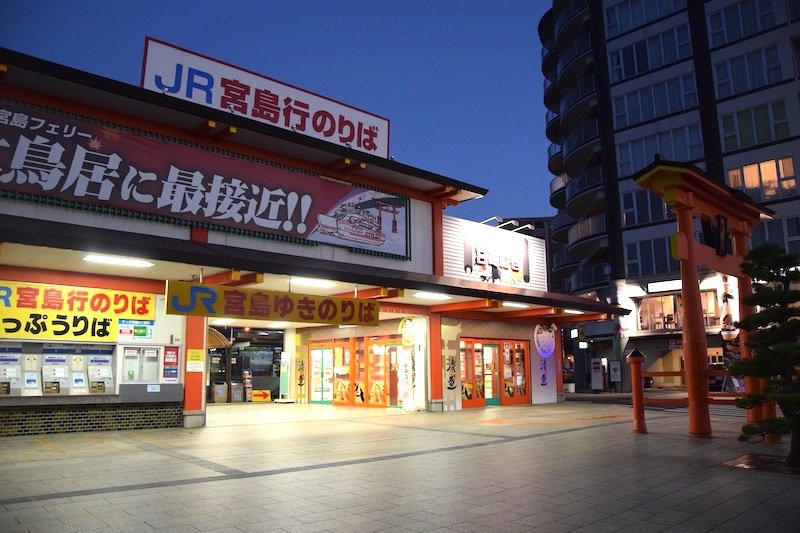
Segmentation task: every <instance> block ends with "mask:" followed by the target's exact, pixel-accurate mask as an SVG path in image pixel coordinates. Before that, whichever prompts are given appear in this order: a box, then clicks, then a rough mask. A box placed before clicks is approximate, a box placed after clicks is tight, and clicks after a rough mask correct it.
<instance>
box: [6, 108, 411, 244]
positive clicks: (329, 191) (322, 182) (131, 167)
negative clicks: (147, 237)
mask: <svg viewBox="0 0 800 533" xmlns="http://www.w3.org/2000/svg"><path fill="white" fill-rule="evenodd" d="M148 135H149V134H147V133H145V132H141V133H132V132H130V131H127V130H126V131H123V130H122V129H117V128H113V127H111V126H108V125H99V124H96V123H92V122H89V121H83V120H80V119H76V118H73V116H66V115H61V114H58V113H56V112H53V113H49V112H46V111H44V110H42V109H39V108H32V107H27V106H24V105H21V104H19V103H16V102H12V101H4V100H0V190H8V191H15V192H18V193H23V194H34V195H39V196H46V197H50V198H56V199H59V200H63V201H66V202H79V203H81V204H92V205H97V206H102V207H103V208H116V209H120V210H124V211H135V212H140V213H148V214H151V215H157V216H160V217H165V220H171V219H176V220H189V221H198V222H206V223H212V224H215V225H219V226H225V227H230V228H237V229H245V230H252V231H256V232H264V233H270V234H278V235H285V236H288V237H294V238H298V239H306V240H311V241H316V242H324V243H329V244H333V245H339V246H347V247H352V248H360V249H364V250H370V251H376V252H382V253H386V254H391V255H398V256H402V257H408V255H409V253H410V252H409V242H408V235H407V234H408V232H407V227H406V224H407V213H408V205H409V200H408V198H407V197H403V196H395V195H391V194H387V193H384V192H378V191H374V190H370V189H365V188H360V187H354V186H352V185H350V184H347V183H342V182H341V181H334V180H330V179H325V178H323V177H317V176H312V175H309V174H305V173H302V172H300V171H292V170H289V169H287V168H285V167H278V166H272V165H270V164H269V163H267V162H261V163H257V162H253V161H249V160H244V159H238V158H235V157H233V156H229V155H223V154H220V153H216V152H210V151H206V150H203V149H200V148H196V147H192V146H187V145H184V144H179V143H177V142H175V143H173V142H168V141H166V140H163V136H158V137H156V136H153V137H150V136H148Z"/></svg>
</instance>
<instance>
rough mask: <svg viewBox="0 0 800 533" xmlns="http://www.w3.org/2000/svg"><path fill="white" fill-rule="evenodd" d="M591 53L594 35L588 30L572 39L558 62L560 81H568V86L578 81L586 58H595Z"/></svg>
mask: <svg viewBox="0 0 800 533" xmlns="http://www.w3.org/2000/svg"><path fill="white" fill-rule="evenodd" d="M591 53H592V36H591V34H590V33H589V32H588V31H587V32H584V33H581V34H580V36H579V37H578V38H576V39H575V40H573V41H570V42H569V44H567V46H566V47H565V48H564V51H563V53H562V54H561V56H560V57H559V58H558V63H557V64H556V74H557V76H558V81H559V83H561V82H567V86H571V85H572V84H574V83H577V82H578V79H579V78H580V76H581V74H582V73H583V70H584V66H585V65H586V61H585V60H586V59H587V58H588V59H593V58H592V57H591Z"/></svg>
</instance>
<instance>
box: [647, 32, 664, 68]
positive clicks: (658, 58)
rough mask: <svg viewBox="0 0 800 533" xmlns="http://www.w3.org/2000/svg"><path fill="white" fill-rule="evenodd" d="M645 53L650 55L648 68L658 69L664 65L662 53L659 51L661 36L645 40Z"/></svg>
mask: <svg viewBox="0 0 800 533" xmlns="http://www.w3.org/2000/svg"><path fill="white" fill-rule="evenodd" d="M647 51H648V53H649V55H650V67H651V68H654V69H656V68H658V67H660V66H661V65H663V64H664V52H663V50H661V36H660V35H655V36H653V37H650V38H649V39H647Z"/></svg>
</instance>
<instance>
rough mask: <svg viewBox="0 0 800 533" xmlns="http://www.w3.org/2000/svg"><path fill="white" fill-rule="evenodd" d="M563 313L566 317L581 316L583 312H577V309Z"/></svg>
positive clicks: (566, 310) (565, 310)
mask: <svg viewBox="0 0 800 533" xmlns="http://www.w3.org/2000/svg"><path fill="white" fill-rule="evenodd" d="M564 312H565V313H566V314H568V315H582V314H583V311H578V310H577V309H564Z"/></svg>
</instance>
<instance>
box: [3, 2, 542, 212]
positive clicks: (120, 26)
mask: <svg viewBox="0 0 800 533" xmlns="http://www.w3.org/2000/svg"><path fill="white" fill-rule="evenodd" d="M549 5H550V2H547V1H545V0H536V1H532V0H501V1H490V0H485V1H479V0H449V1H444V0H427V1H423V0H405V1H400V0H379V1H374V0H373V1H368V0H330V1H323V0H230V1H220V0H214V1H209V0H192V1H189V0H184V1H174V0H161V1H155V0H138V1H132V0H113V1H109V0H69V1H67V0H61V1H59V0H0V13H2V14H3V15H2V17H0V46H2V47H5V48H9V49H11V50H15V51H17V52H22V53H25V54H29V55H32V56H35V57H39V58H42V59H46V60H48V61H53V62H55V63H60V64H63V65H67V66H70V67H73V68H77V69H80V70H85V71H87V72H91V73H94V74H98V75H101V76H105V77H108V78H112V79H115V80H119V81H123V82H126V83H130V84H132V85H139V81H140V75H141V66H142V56H143V50H144V41H145V37H146V36H148V35H149V36H152V37H155V38H157V39H161V40H163V41H166V42H169V43H171V44H175V45H177V46H180V47H183V48H186V49H188V50H191V51H194V52H199V53H202V54H205V55H208V56H210V57H213V58H215V59H218V60H220V61H224V62H227V63H230V64H232V65H235V66H238V67H242V68H246V69H248V70H252V71H254V72H257V73H259V74H263V75H265V76H268V77H271V78H274V79H277V80H279V81H283V82H286V83H289V84H292V85H296V86H297V87H300V88H302V89H305V90H308V91H312V92H315V93H318V94H320V95H323V96H326V97H329V98H333V99H335V100H339V101H341V102H343V103H345V104H349V105H352V106H355V107H359V108H361V109H364V110H365V111H369V112H371V113H374V114H377V115H381V116H383V117H384V118H387V119H389V121H390V123H391V138H390V149H391V152H392V154H393V155H394V156H395V158H396V159H397V160H398V161H401V162H403V163H406V164H408V165H411V166H414V167H417V168H421V169H424V170H428V171H431V172H437V173H439V174H442V175H444V176H447V177H450V178H453V179H457V180H460V181H464V182H467V183H471V184H474V185H478V186H481V187H485V188H487V189H489V194H488V195H487V196H486V198H484V199H481V200H476V201H471V202H467V203H465V204H463V205H461V206H459V207H456V208H448V209H447V210H446V211H445V214H446V215H451V216H458V217H461V218H466V219H470V220H478V221H480V220H483V219H486V218H489V217H491V216H493V215H498V216H505V217H522V216H548V215H552V214H554V213H555V211H554V209H553V208H552V207H550V205H549V203H548V198H549V188H548V185H549V182H550V179H551V178H552V176H551V175H550V173H549V172H548V171H547V147H548V145H549V141H548V140H547V139H546V138H545V136H544V115H545V109H544V105H543V103H542V83H543V77H542V74H541V46H540V44H539V40H538V34H537V31H536V29H537V26H538V23H539V19H540V18H541V16H542V15H543V14H544V12H545V11H546V10H547V8H548V7H549Z"/></svg>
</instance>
